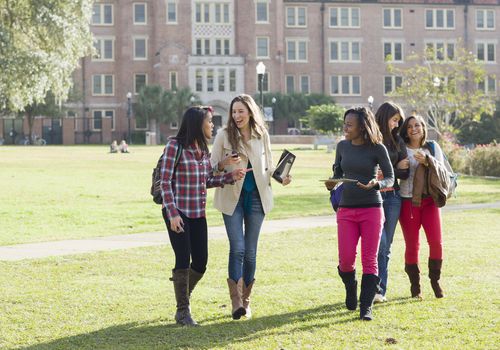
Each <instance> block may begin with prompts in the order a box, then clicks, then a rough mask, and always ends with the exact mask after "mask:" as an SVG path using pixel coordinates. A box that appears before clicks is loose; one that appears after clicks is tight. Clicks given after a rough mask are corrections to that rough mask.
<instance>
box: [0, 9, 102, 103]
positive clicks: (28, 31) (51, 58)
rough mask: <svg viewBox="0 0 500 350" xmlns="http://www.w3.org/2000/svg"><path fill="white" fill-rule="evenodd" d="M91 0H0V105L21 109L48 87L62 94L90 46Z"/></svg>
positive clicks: (41, 98) (39, 98)
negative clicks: (0, 69) (0, 70)
mask: <svg viewBox="0 0 500 350" xmlns="http://www.w3.org/2000/svg"><path fill="white" fill-rule="evenodd" d="M92 3H93V1H91V0H80V1H71V0H38V1H29V0H16V1H5V0H2V1H0V14H1V15H0V67H2V73H1V74H0V108H2V109H5V108H6V109H9V110H13V111H19V110H23V109H24V108H25V107H26V106H27V105H32V104H34V103H41V102H42V101H44V99H45V96H46V94H47V92H48V91H49V90H50V91H52V93H53V94H54V96H55V97H56V98H57V99H58V100H64V99H66V97H67V95H68V91H69V89H70V88H71V85H72V73H73V71H74V70H75V68H76V67H77V66H78V63H79V60H80V58H81V57H84V56H86V55H88V54H89V53H90V52H91V51H92V35H91V32H90V27H89V22H90V16H91V14H92Z"/></svg>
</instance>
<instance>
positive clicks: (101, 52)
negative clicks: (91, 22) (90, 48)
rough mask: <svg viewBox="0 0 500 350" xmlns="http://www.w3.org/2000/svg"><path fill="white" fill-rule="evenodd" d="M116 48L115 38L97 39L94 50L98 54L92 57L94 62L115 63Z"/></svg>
mask: <svg viewBox="0 0 500 350" xmlns="http://www.w3.org/2000/svg"><path fill="white" fill-rule="evenodd" d="M114 46H115V38H102V37H101V38H100V37H95V41H94V48H95V50H96V54H95V55H94V56H93V57H92V61H114V59H115V53H114V51H115V50H114Z"/></svg>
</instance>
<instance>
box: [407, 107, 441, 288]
mask: <svg viewBox="0 0 500 350" xmlns="http://www.w3.org/2000/svg"><path fill="white" fill-rule="evenodd" d="M400 135H401V138H402V139H403V141H404V142H405V143H406V147H407V149H408V159H409V161H410V175H409V177H408V179H406V180H401V183H400V188H401V190H400V193H401V198H402V200H403V201H402V205H401V214H400V217H399V222H400V224H401V228H402V230H403V236H404V239H405V244H406V250H405V271H406V273H407V274H408V277H409V279H410V285H411V287H410V290H411V296H412V297H414V298H421V297H422V296H421V290H420V268H419V266H418V252H419V248H420V242H419V231H420V227H423V229H424V232H425V235H426V237H427V243H428V244H429V278H430V280H431V286H432V289H433V291H434V294H435V296H436V298H442V297H443V296H444V295H443V290H442V289H441V286H440V285H439V279H440V277H441V266H442V263H443V243H442V229H441V210H440V209H439V208H438V207H437V206H436V203H435V202H434V200H433V199H432V197H431V196H430V195H426V194H423V196H422V200H421V203H420V206H415V205H414V204H413V203H412V198H413V197H414V196H415V190H414V183H417V182H419V181H420V182H421V181H425V178H418V177H419V176H423V177H425V174H426V172H427V168H428V166H429V161H430V157H434V158H435V160H436V161H438V162H441V163H443V162H444V156H443V151H442V150H441V148H440V147H439V145H438V144H437V143H433V145H434V150H431V149H430V145H429V143H428V142H426V138H427V129H426V126H425V122H424V120H423V119H422V117H420V116H411V117H409V118H408V119H406V120H405V122H404V123H403V126H402V127H401V132H400ZM418 167H425V168H426V169H425V170H426V171H425V172H421V171H417V168H418ZM415 177H417V179H415ZM414 181H415V182H414ZM424 187H425V186H424Z"/></svg>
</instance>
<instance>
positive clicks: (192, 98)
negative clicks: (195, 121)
mask: <svg viewBox="0 0 500 350" xmlns="http://www.w3.org/2000/svg"><path fill="white" fill-rule="evenodd" d="M195 100H196V98H195V97H194V96H193V95H191V97H190V98H189V102H190V103H191V106H192V105H193V104H194V101H195Z"/></svg>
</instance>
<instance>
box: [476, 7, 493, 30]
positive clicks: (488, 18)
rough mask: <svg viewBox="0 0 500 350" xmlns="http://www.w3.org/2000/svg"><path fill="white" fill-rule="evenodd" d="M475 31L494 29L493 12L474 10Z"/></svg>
mask: <svg viewBox="0 0 500 350" xmlns="http://www.w3.org/2000/svg"><path fill="white" fill-rule="evenodd" d="M476 29H478V30H494V29H495V10H476Z"/></svg>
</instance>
